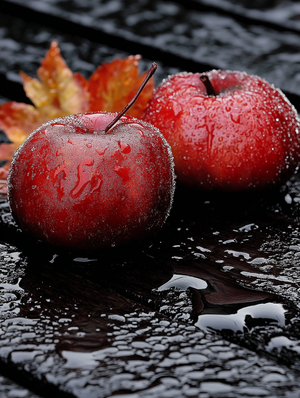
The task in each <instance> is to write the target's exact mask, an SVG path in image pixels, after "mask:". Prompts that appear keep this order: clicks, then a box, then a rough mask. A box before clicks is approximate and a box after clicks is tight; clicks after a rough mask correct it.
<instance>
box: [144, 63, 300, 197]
mask: <svg viewBox="0 0 300 398" xmlns="http://www.w3.org/2000/svg"><path fill="white" fill-rule="evenodd" d="M206 76H207V77H208V79H209V81H210V82H211V85H212V87H213V88H212V90H211V89H210V87H209V86H207V88H206V87H205V85H204V83H203V82H202V81H201V79H200V77H201V75H200V74H199V73H195V74H192V73H181V74H177V75H174V76H171V77H169V78H168V79H167V80H165V81H163V82H162V83H161V84H160V86H159V87H158V88H157V89H156V91H155V93H154V95H153V97H152V99H151V100H150V101H149V103H148V106H147V108H146V111H145V113H144V116H143V120H145V121H147V122H150V123H152V124H154V125H155V126H156V127H158V128H159V129H160V131H161V132H162V133H163V135H164V136H165V138H166V139H167V141H168V142H169V144H170V145H171V148H172V151H173V155H174V160H175V171H176V174H177V177H178V182H180V183H182V184H184V185H187V186H189V187H192V188H202V189H217V190H231V191H239V190H248V189H257V188H264V187H267V186H270V185H274V184H280V183H283V182H285V181H286V180H287V179H289V178H290V177H291V175H292V174H293V173H294V171H295V169H296V167H297V165H298V164H299V161H300V134H299V131H300V124H299V119H298V117H297V113H296V111H295V109H294V107H293V106H292V105H291V104H290V102H289V101H288V100H287V98H286V97H285V96H284V95H283V94H282V92H281V91H280V90H279V89H275V88H274V87H273V86H272V85H270V84H269V83H267V82H266V81H265V80H263V79H261V78H259V77H257V76H252V75H247V74H246V73H242V72H235V71H221V70H213V71H210V72H207V73H206Z"/></svg>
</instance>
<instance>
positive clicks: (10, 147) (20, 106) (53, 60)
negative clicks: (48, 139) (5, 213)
mask: <svg viewBox="0 0 300 398" xmlns="http://www.w3.org/2000/svg"><path fill="white" fill-rule="evenodd" d="M139 61H140V56H139V55H135V56H129V57H128V58H125V59H116V60H114V61H112V62H111V63H104V64H103V65H102V66H99V67H98V68H97V69H96V71H95V72H94V73H93V74H92V76H91V77H90V78H89V80H87V79H85V78H84V77H83V76H82V75H81V74H80V73H73V72H72V71H71V70H70V69H69V67H68V66H67V64H66V62H65V60H64V59H63V57H62V56H61V53H60V49H59V46H58V43H57V42H56V41H53V42H52V43H51V46H50V49H49V50H48V51H47V53H46V56H45V58H44V59H43V60H42V61H41V66H40V68H39V69H38V71H37V76H38V78H33V77H30V76H28V75H27V74H25V73H24V72H22V71H21V72H20V75H21V77H22V79H23V86H24V90H25V93H26V95H27V97H28V98H29V99H30V100H31V102H32V104H33V105H28V104H24V103H18V102H14V101H13V102H6V103H4V104H3V105H1V106H0V129H1V130H3V131H4V132H5V133H6V135H7V136H8V138H9V139H10V140H11V141H12V143H11V144H6V143H3V144H1V145H0V160H7V161H8V163H7V165H6V166H5V167H4V168H0V193H2V192H3V189H2V188H1V181H3V180H5V179H6V174H7V170H8V167H9V161H10V160H11V158H12V153H13V151H14V150H15V149H16V148H17V147H18V146H19V145H20V144H21V143H22V142H23V141H24V139H25V138H26V137H27V136H28V135H29V134H30V133H31V132H32V131H33V130H35V129H36V128H37V127H38V126H40V125H41V124H42V123H44V122H46V121H48V120H51V119H54V118H57V117H63V116H67V115H70V114H75V113H82V112H88V111H107V112H118V111H121V110H122V109H123V108H124V107H125V106H126V105H127V104H128V103H129V102H130V101H131V99H132V98H133V96H134V94H135V93H136V91H137V89H138V88H139V86H140V85H141V83H142V81H143V79H144V77H145V75H146V73H147V72H146V73H144V74H142V75H141V76H139V70H138V64H139ZM153 89H154V81H153V78H152V79H151V80H150V81H149V82H148V84H147V85H146V87H145V88H144V90H143V92H142V93H141V94H140V96H139V97H138V99H137V101H136V102H135V104H134V105H133V106H132V107H131V108H130V109H129V111H128V112H127V114H129V115H132V116H134V117H137V118H139V117H141V115H142V113H143V111H144V109H145V107H146V105H147V102H148V100H149V99H150V98H151V96H152V93H153Z"/></svg>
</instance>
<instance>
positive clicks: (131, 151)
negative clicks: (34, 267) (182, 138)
mask: <svg viewBox="0 0 300 398" xmlns="http://www.w3.org/2000/svg"><path fill="white" fill-rule="evenodd" d="M155 69H156V67H155ZM154 71H155V70H154ZM154 71H152V72H151V73H150V71H149V74H148V77H147V79H149V78H150V76H151V75H152V74H153V73H154ZM147 79H146V80H147ZM146 80H145V81H146ZM144 85H145V84H144ZM144 85H142V86H144ZM142 86H141V87H142ZM139 92H140V91H139ZM137 95H138V94H137ZM136 97H137V96H136ZM132 102H133V101H132ZM132 102H131V104H132ZM127 109H128V107H127ZM123 113H124V111H123V112H121V113H120V114H119V115H118V116H117V118H118V117H121V118H120V119H118V120H117V118H116V114H112V113H105V112H99V113H87V114H80V115H73V116H68V117H65V118H60V119H56V120H52V121H49V122H48V123H46V124H44V125H42V126H41V127H39V128H38V129H37V130H36V131H34V132H33V133H32V134H31V135H30V136H29V137H28V138H27V140H26V141H25V142H24V144H23V145H21V147H19V149H18V150H17V151H16V153H15V155H14V157H13V161H12V165H11V168H10V174H9V178H8V194H9V202H10V206H11V210H12V214H13V216H14V218H15V220H16V222H17V223H18V224H19V226H20V227H21V228H22V229H23V230H24V231H26V232H28V233H30V234H31V235H33V236H35V237H36V238H38V239H41V240H44V241H47V242H49V243H52V244H55V245H58V246H61V247H64V248H68V249H84V250H93V249H99V248H102V247H109V246H114V245H116V244H119V243H125V242H129V241H131V240H133V239H141V238H144V237H147V236H149V235H152V234H154V233H156V232H157V231H158V230H159V229H160V227H161V226H162V225H163V223H164V221H165V219H166V217H167V216H168V214H169V210H170V207H171V204H172V199H173V193H174V163H173V157H172V153H171V150H170V147H169V145H168V144H167V142H166V140H165V139H164V137H163V136H162V135H161V133H160V132H159V130H158V129H157V128H155V127H153V126H152V125H150V124H148V123H145V122H142V121H140V120H138V119H135V118H133V117H131V116H121V115H122V114H123Z"/></svg>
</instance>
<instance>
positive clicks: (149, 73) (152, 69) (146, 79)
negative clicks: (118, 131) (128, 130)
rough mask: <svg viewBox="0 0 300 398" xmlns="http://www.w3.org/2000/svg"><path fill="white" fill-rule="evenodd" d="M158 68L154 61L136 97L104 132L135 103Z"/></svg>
mask: <svg viewBox="0 0 300 398" xmlns="http://www.w3.org/2000/svg"><path fill="white" fill-rule="evenodd" d="M156 69H157V64H156V63H155V62H153V64H152V65H151V68H150V69H149V71H148V74H147V76H146V77H145V79H144V80H143V82H142V84H141V85H140V87H139V89H138V91H137V92H136V93H135V95H134V97H133V98H132V100H131V101H130V102H129V103H128V104H127V105H126V106H125V108H124V109H123V110H122V111H121V112H119V113H118V114H117V116H116V117H115V118H114V119H113V120H112V121H111V122H110V123H109V124H108V125H107V126H106V127H105V130H104V132H105V133H107V132H108V130H110V129H111V128H112V127H113V126H114V125H115V124H116V123H117V121H118V120H119V119H121V117H122V116H123V115H124V114H125V113H126V112H127V111H128V109H129V108H130V107H131V106H132V105H133V104H134V103H135V101H136V100H137V98H138V96H139V95H140V94H141V92H142V91H143V89H144V87H145V86H146V84H147V83H148V81H149V80H150V78H151V77H152V76H153V75H154V73H155V71H156Z"/></svg>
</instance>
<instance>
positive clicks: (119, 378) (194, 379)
mask: <svg viewBox="0 0 300 398" xmlns="http://www.w3.org/2000/svg"><path fill="white" fill-rule="evenodd" d="M254 3H255V2H254ZM254 3H253V4H252V8H250V6H249V3H248V2H247V1H244V2H240V3H239V4H238V5H236V6H235V7H234V5H233V4H234V2H230V1H227V0H214V1H213V2H211V3H210V2H207V1H206V0H202V1H200V0H199V1H196V0H194V1H192V0H191V1H186V2H184V3H181V2H176V1H173V2H161V1H160V2H158V1H157V2H156V1H154V2H153V1H151V2H150V1H143V2H142V1H138V2H136V1H126V2H125V1H121V0H117V1H112V0H107V1H104V0H102V1H101V2H99V1H94V2H93V1H90V2H88V3H87V4H86V5H84V6H83V4H82V2H80V1H79V0H78V1H74V0H73V1H52V2H46V1H37V0H36V1H35V0H32V1H30V2H23V1H21V0H9V1H2V7H1V10H0V21H1V24H0V82H1V85H0V96H1V97H0V98H1V102H4V101H8V100H17V101H27V100H26V97H25V96H24V93H23V90H22V86H21V81H20V78H19V75H18V73H19V71H20V70H23V71H25V72H26V73H28V74H30V75H31V76H35V75H36V70H37V68H38V66H39V63H40V60H41V59H42V58H43V57H44V55H45V52H46V51H47V49H48V48H49V45H50V42H51V41H52V40H53V39H56V40H58V42H59V45H60V48H61V52H62V55H63V57H64V58H65V59H66V61H67V63H68V65H69V66H70V68H71V69H72V70H73V71H78V72H81V73H82V74H84V75H85V76H86V77H89V75H90V74H91V73H92V72H93V71H94V70H95V68H96V66H98V65H99V64H101V63H102V62H109V61H110V60H112V59H114V58H118V57H126V56H128V55H130V54H137V53H140V54H141V55H142V56H143V59H142V62H141V70H146V69H147V68H148V67H149V65H150V64H151V62H152V61H156V62H157V63H158V66H159V69H158V72H157V74H156V76H155V81H156V84H159V82H160V81H161V80H162V79H163V78H165V77H167V76H168V75H169V74H172V73H176V72H179V71H182V70H187V71H205V70H208V69H211V68H227V69H237V70H246V71H247V72H249V73H255V74H258V75H261V76H263V77H265V78H266V79H267V80H269V81H270V82H272V83H274V84H275V85H276V86H278V87H281V88H282V89H283V90H284V92H285V93H286V95H287V96H288V97H289V98H290V100H291V101H292V102H293V104H294V105H295V106H296V108H297V109H298V110H300V102H299V101H300V97H299V96H298V92H299V87H300V83H299V79H300V77H299V76H300V75H299V72H298V71H299V62H300V56H299V53H300V52H299V50H300V45H299V43H300V41H299V35H300V33H299V30H300V28H299V22H298V20H299V13H300V11H299V10H298V8H299V7H298V5H297V3H295V2H283V1H282V2H280V1H279V2H278V1H277V2H274V3H276V4H274V5H272V6H271V5H270V3H272V2H260V5H264V6H265V8H263V9H260V8H258V7H259V4H258V3H259V2H257V5H256V4H254ZM262 3H264V4H262ZM275 16H276V18H275ZM299 203H300V181H299V175H298V174H296V175H295V176H294V177H293V178H292V179H291V181H289V182H288V183H287V184H286V185H284V186H283V187H280V188H278V189H277V190H274V191H272V192H270V191H267V192H261V193H257V194H253V195H251V196H249V195H235V194H231V195H225V194H224V195H221V196H220V195H213V194H201V193H196V192H193V191H187V190H185V189H183V188H180V187H177V190H176V196H175V201H174V206H173V209H172V212H171V215H170V217H169V219H168V221H167V223H166V225H165V226H164V227H163V229H162V230H161V231H160V233H159V234H158V235H157V236H156V237H155V238H154V239H151V241H148V242H145V244H144V245H142V246H140V245H139V247H135V246H133V247H130V248H127V249H126V250H122V251H120V250H118V251H113V252H103V253H99V254H97V255H94V256H90V255H89V256H88V255H86V254H85V253H65V252H60V251H57V250H53V249H52V248H50V247H48V246H47V245H45V244H42V243H41V242H35V241H33V240H32V239H30V238H29V237H28V236H25V235H24V234H23V233H22V232H21V231H20V230H19V229H18V228H17V227H16V225H15V223H14V221H13V219H12V217H11V215H10V212H9V207H8V204H7V200H6V198H5V197H2V198H1V203H0V325H1V326H0V397H2V396H3V397H10V398H14V397H25V398H36V397H53V396H62V397H80V398H81V397H111V396H115V397H128V398H133V397H134V398H136V397H172V398H175V397H203V398H206V397H242V396H243V397H245V396H246V397H247V396H252V397H299V396H300V392H299V391H300V381H299V380H300V379H299V376H300V375H299V373H300V363H299V359H300V357H299V353H300V341H299V329H300V316H299V304H298V303H299V294H300V290H299V281H300V271H299V262H300V260H299V259H300V233H299V220H300V218H299V215H300V211H299Z"/></svg>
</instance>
